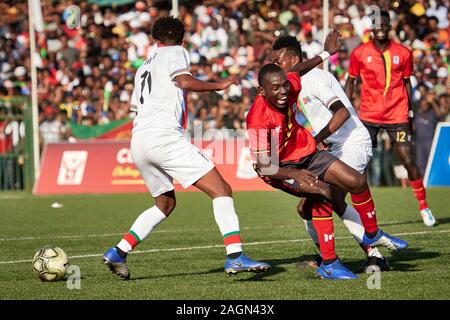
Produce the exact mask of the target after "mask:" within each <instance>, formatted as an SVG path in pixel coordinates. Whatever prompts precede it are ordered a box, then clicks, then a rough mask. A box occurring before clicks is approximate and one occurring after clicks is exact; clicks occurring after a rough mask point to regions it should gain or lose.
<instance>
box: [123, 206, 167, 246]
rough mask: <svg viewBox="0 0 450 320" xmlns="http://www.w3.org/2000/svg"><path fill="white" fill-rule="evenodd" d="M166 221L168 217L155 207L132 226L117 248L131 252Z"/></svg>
mask: <svg viewBox="0 0 450 320" xmlns="http://www.w3.org/2000/svg"><path fill="white" fill-rule="evenodd" d="M164 219H166V215H165V214H164V213H163V212H162V211H161V210H159V209H158V207H157V206H153V207H151V208H149V209H147V210H145V211H144V212H143V213H141V215H140V216H139V217H138V218H137V219H136V221H135V222H134V224H133V225H132V226H131V229H130V231H128V232H127V233H126V234H125V235H124V237H123V239H122V240H121V241H120V242H119V244H118V245H117V247H118V248H119V249H120V250H121V251H123V252H125V253H128V252H130V251H131V250H133V248H134V247H136V246H137V245H138V244H139V243H140V242H141V241H142V240H144V239H145V238H146V237H147V236H148V235H149V234H150V233H151V232H152V231H153V229H154V228H155V227H156V226H157V225H158V224H160V223H161V222H162V221H163V220H164Z"/></svg>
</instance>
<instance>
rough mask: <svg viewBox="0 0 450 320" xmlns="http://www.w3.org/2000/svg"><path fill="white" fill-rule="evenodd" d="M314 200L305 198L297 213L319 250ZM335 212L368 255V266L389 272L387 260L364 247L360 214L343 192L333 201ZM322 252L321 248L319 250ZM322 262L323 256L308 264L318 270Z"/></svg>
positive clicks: (375, 250)
mask: <svg viewBox="0 0 450 320" xmlns="http://www.w3.org/2000/svg"><path fill="white" fill-rule="evenodd" d="M313 204H314V200H313V199H312V198H303V199H301V200H300V202H299V203H298V205H297V212H298V214H299V215H300V217H301V218H302V219H303V222H304V224H305V227H306V230H307V232H308V234H309V236H310V237H311V239H312V240H313V242H314V244H315V245H316V247H317V248H319V240H318V236H317V232H316V230H315V228H314V225H313V221H312V208H313ZM332 206H333V210H334V211H335V212H336V214H337V215H338V216H339V217H340V218H341V220H342V222H343V224H344V225H345V227H346V228H347V230H348V231H349V232H350V234H351V235H352V236H353V239H355V241H356V242H357V243H358V245H359V246H360V247H361V249H362V250H363V251H364V253H365V254H366V255H367V259H368V261H367V266H371V265H377V266H378V267H379V268H380V269H381V270H389V264H388V262H387V260H386V258H384V257H383V255H382V254H381V253H380V252H379V250H378V249H377V248H372V247H370V246H366V245H364V244H363V243H362V242H363V236H364V232H365V230H364V226H363V225H362V222H361V218H360V217H359V213H358V212H357V211H356V210H355V209H354V208H353V207H352V206H349V205H347V204H346V203H345V193H344V192H341V197H340V198H334V199H333V201H332ZM319 250H320V248H319ZM321 262H322V257H321V255H318V256H317V257H316V259H315V261H311V262H308V264H309V265H310V266H311V267H313V268H317V267H318V266H319V265H320V264H321Z"/></svg>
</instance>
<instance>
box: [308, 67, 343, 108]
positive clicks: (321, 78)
mask: <svg viewBox="0 0 450 320" xmlns="http://www.w3.org/2000/svg"><path fill="white" fill-rule="evenodd" d="M330 77H331V75H330V74H329V73H327V72H325V71H323V72H322V71H318V72H314V78H313V79H312V80H311V81H310V82H309V86H310V87H311V93H312V94H313V96H315V97H316V98H317V99H319V100H320V101H321V102H322V104H323V105H325V106H326V107H327V108H330V106H331V105H332V104H333V103H335V102H336V101H339V98H338V96H337V95H336V93H335V92H334V91H333V87H332V83H331V78H330Z"/></svg>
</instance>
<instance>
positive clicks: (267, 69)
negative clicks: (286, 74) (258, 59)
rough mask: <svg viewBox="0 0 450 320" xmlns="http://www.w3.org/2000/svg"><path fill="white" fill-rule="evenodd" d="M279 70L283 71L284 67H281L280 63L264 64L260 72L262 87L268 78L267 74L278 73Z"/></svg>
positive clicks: (260, 84)
mask: <svg viewBox="0 0 450 320" xmlns="http://www.w3.org/2000/svg"><path fill="white" fill-rule="evenodd" d="M277 72H283V69H281V67H279V66H278V65H276V64H274V63H268V64H266V65H264V66H263V67H262V68H261V70H260V71H259V74H258V84H259V86H260V87H262V86H263V83H264V79H265V78H266V75H268V74H270V73H277Z"/></svg>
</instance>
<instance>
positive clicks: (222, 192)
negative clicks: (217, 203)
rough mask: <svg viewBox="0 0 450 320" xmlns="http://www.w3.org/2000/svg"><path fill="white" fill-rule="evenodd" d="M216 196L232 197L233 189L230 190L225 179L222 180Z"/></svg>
mask: <svg viewBox="0 0 450 320" xmlns="http://www.w3.org/2000/svg"><path fill="white" fill-rule="evenodd" d="M217 196H218V197H232V196H233V191H232V190H231V186H230V184H229V183H228V182H226V181H225V180H224V181H223V182H222V184H221V186H220V188H219V190H218V194H217Z"/></svg>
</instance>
